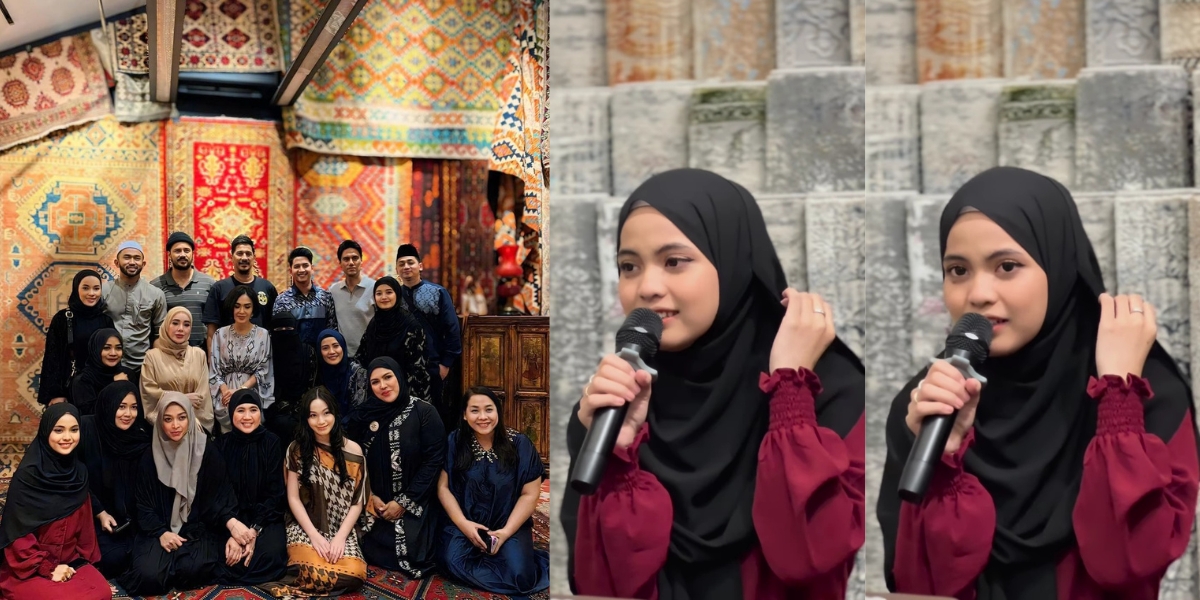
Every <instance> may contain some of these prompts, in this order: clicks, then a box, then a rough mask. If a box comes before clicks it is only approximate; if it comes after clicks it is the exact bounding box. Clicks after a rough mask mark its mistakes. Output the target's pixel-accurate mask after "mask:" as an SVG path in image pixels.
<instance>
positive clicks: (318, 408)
mask: <svg viewBox="0 0 1200 600" xmlns="http://www.w3.org/2000/svg"><path fill="white" fill-rule="evenodd" d="M277 318H278V317H277ZM301 402H302V404H303V406H305V407H307V409H308V410H307V412H306V413H305V426H304V427H303V428H300V429H298V430H297V431H296V439H295V441H293V442H292V443H291V445H290V446H288V450H287V501H288V508H289V509H290V510H289V511H288V515H287V539H288V549H287V553H288V567H287V575H286V576H285V577H284V578H283V579H282V580H280V581H276V582H273V583H268V584H264V585H262V586H260V587H262V588H263V589H265V590H267V591H268V592H269V593H271V594H272V595H274V596H277V597H284V596H336V595H339V594H346V593H350V592H353V591H355V590H357V589H359V588H361V587H362V584H363V581H364V580H366V578H367V562H366V561H365V560H364V559H363V555H362V550H361V549H360V546H359V542H358V532H357V531H356V529H355V526H356V524H357V523H358V519H359V516H361V515H362V511H363V505H364V504H366V500H367V494H368V488H367V486H368V483H367V473H366V468H365V467H364V464H363V463H364V458H363V454H362V449H361V448H360V447H359V445H358V444H357V443H355V442H354V440H351V439H348V438H346V437H345V436H344V435H343V433H342V421H341V418H340V417H339V416H338V412H337V401H335V400H334V399H333V396H332V395H331V394H330V393H329V390H326V389H325V388H323V387H315V388H312V389H310V390H309V391H307V392H305V394H304V397H303V398H302V399H301Z"/></svg>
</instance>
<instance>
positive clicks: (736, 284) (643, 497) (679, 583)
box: [562, 169, 865, 600]
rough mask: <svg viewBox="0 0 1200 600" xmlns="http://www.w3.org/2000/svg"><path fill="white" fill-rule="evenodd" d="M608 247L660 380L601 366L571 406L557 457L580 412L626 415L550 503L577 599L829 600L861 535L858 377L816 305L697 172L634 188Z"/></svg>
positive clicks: (709, 179) (623, 366) (718, 181)
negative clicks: (652, 345)
mask: <svg viewBox="0 0 1200 600" xmlns="http://www.w3.org/2000/svg"><path fill="white" fill-rule="evenodd" d="M619 247H620V250H619V252H618V255H617V262H618V268H619V270H620V283H619V285H618V291H619V296H620V300H621V304H622V307H623V308H624V310H625V311H626V313H628V312H630V311H633V310H634V309H636V308H643V307H644V308H649V309H651V310H654V311H655V312H658V313H659V314H661V315H662V316H664V317H665V319H664V322H663V325H664V329H663V334H662V341H661V344H660V350H659V352H658V354H657V356H656V357H655V361H656V366H657V369H658V371H659V378H658V379H657V381H655V382H653V384H651V381H650V377H649V375H648V374H647V373H646V372H644V371H638V372H636V373H635V372H634V370H633V368H632V367H630V366H629V365H628V364H627V363H626V362H625V361H623V360H621V359H619V358H617V357H616V356H615V355H609V356H607V357H605V358H604V359H603V360H602V361H601V363H600V367H599V368H598V370H597V371H596V374H595V375H594V376H593V378H592V380H591V382H590V383H589V384H588V385H587V386H586V388H585V390H584V397H583V398H582V400H581V401H580V403H579V405H578V406H577V407H576V410H575V411H573V415H572V420H571V423H570V424H569V426H568V433H567V441H568V446H569V447H570V449H571V453H572V460H574V457H575V456H577V455H578V453H579V451H580V447H581V445H582V440H583V437H584V435H585V431H586V428H587V427H588V426H590V424H591V420H592V415H593V414H594V412H595V410H596V409H598V408H602V407H606V406H620V405H622V404H625V403H626V402H629V403H630V409H629V412H628V415H627V418H626V421H625V423H624V424H623V425H622V428H621V432H620V435H619V438H618V440H617V447H616V448H615V450H614V452H613V456H612V457H611V458H610V459H609V462H608V467H607V471H606V473H605V475H604V477H603V479H602V481H601V482H600V484H599V486H598V488H597V491H596V492H595V494H594V495H591V496H587V497H585V498H583V499H582V500H580V499H579V497H578V495H577V494H575V493H574V492H571V491H568V492H567V495H566V496H565V498H564V503H563V510H562V514H563V525H564V527H565V529H566V532H567V535H568V539H569V540H572V541H573V543H572V545H571V547H572V551H573V555H572V557H571V559H572V560H571V562H572V580H573V587H574V588H575V591H576V592H577V593H582V594H590V595H598V596H619V597H626V598H661V599H664V600H665V599H670V600H709V599H713V600H716V599H721V600H725V599H738V598H747V599H753V600H766V599H780V600H782V599H784V598H822V599H824V598H841V597H843V596H844V595H845V590H846V582H847V578H848V576H849V575H850V571H851V570H852V568H853V566H854V555H855V553H856V552H857V551H858V549H859V548H860V547H861V546H862V544H863V540H864V528H863V525H864V520H865V515H864V507H863V502H864V483H863V472H864V454H865V447H864V432H863V407H864V381H863V367H862V363H860V362H859V360H858V358H857V357H856V356H854V354H853V353H852V352H851V351H850V350H849V349H848V348H847V347H846V346H845V345H844V344H843V343H842V342H841V341H840V340H838V339H837V338H836V337H835V335H834V328H833V313H832V310H831V309H830V308H829V305H828V304H826V303H825V302H824V301H823V300H821V299H820V297H818V296H815V295H810V294H801V293H799V292H796V291H795V290H791V289H787V284H786V282H785V279H784V275H783V269H782V267H781V266H780V263H779V259H778V258H777V256H776V254H775V249H774V247H773V246H772V245H771V242H770V238H769V237H768V236H767V230H766V224H765V223H764V221H763V217H762V214H761V212H760V211H759V209H758V206H757V204H756V203H755V201H754V198H753V197H752V196H751V195H750V193H749V192H747V191H746V190H745V189H744V188H742V187H741V186H739V185H737V184H735V183H733V182H731V181H728V180H726V179H724V178H722V177H720V176H718V175H716V174H713V173H709V172H707V171H699V170H691V169H683V170H677V171H671V172H667V173H663V174H661V175H657V176H655V177H652V178H651V179H649V180H648V181H647V182H646V183H644V184H642V186H641V187H639V188H638V189H637V190H636V191H635V192H634V193H633V195H632V196H631V197H630V199H629V201H628V202H626V204H625V207H624V208H623V210H622V211H621V215H620V245H619ZM651 396H653V399H651ZM576 503H578V510H577V511H576V510H575V509H574V507H575V505H576ZM572 517H577V519H578V521H576V519H575V518H572Z"/></svg>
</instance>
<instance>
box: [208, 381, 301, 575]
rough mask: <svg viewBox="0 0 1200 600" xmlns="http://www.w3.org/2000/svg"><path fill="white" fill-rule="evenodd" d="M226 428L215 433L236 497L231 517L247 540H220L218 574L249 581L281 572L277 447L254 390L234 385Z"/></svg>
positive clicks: (283, 537)
mask: <svg viewBox="0 0 1200 600" xmlns="http://www.w3.org/2000/svg"><path fill="white" fill-rule="evenodd" d="M229 419H230V422H231V425H232V428H231V429H230V430H229V432H228V433H226V434H225V435H222V436H221V437H219V438H217V441H216V446H217V450H219V451H220V452H221V456H222V457H223V458H224V459H225V466H226V468H227V469H228V471H229V481H230V483H232V484H233V493H234V495H235V496H237V500H238V507H237V518H238V520H240V521H241V522H243V523H245V524H246V525H247V526H248V527H249V528H250V536H249V537H250V541H249V542H246V543H239V541H238V540H237V539H235V538H234V537H233V536H230V537H229V539H227V540H226V541H225V569H224V572H223V574H222V576H221V579H222V580H223V581H225V582H227V583H230V584H233V585H254V584H259V583H264V582H267V581H273V580H276V579H279V578H280V577H283V575H284V571H285V570H286V569H287V538H286V534H285V532H284V526H283V510H284V499H285V495H286V494H285V492H284V484H283V447H282V446H281V445H280V444H279V438H278V437H276V436H275V434H273V433H271V432H270V431H267V428H266V427H263V409H262V399H261V398H259V397H258V392H255V391H254V390H238V391H236V392H234V393H233V396H232V398H230V400H229Z"/></svg>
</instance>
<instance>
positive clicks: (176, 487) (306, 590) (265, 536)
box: [0, 282, 549, 599]
mask: <svg viewBox="0 0 1200 600" xmlns="http://www.w3.org/2000/svg"><path fill="white" fill-rule="evenodd" d="M78 283H79V282H77V284H78ZM76 287H77V288H79V287H80V286H79V285H77V286H76ZM243 298H245V300H249V298H246V297H245V296H239V295H238V294H237V293H234V294H232V295H231V299H232V300H233V303H234V306H233V311H232V312H233V314H234V317H235V319H234V326H233V327H234V328H236V326H237V325H239V324H242V325H244V323H245V322H246V320H247V318H248V317H249V316H250V313H251V312H252V310H251V307H250V306H245V307H240V306H238V304H237V303H238V302H241V301H242V299H243ZM247 304H249V303H248V302H247ZM375 321H380V320H379V319H378V316H377V317H376V319H375ZM288 324H289V320H288V319H287V315H284V316H282V318H281V317H280V316H277V317H276V318H275V319H274V320H273V326H274V328H275V335H273V336H272V337H271V338H268V337H267V336H266V334H265V332H261V333H260V332H259V331H257V330H255V329H251V330H250V331H249V332H246V331H245V329H243V330H242V331H238V330H236V329H231V330H230V331H228V332H223V331H219V332H218V335H217V342H218V343H214V344H213V350H214V352H213V355H212V357H210V358H209V360H207V361H205V353H204V351H203V350H202V349H200V348H196V347H193V346H189V345H188V343H187V336H188V335H189V334H190V332H191V322H190V314H189V312H188V311H187V310H186V309H182V308H180V309H175V310H172V311H170V313H169V314H168V318H167V319H166V321H165V322H164V325H163V331H162V332H161V334H160V335H159V337H158V341H156V342H155V348H154V349H153V350H152V351H151V352H150V353H149V354H148V355H147V357H146V362H145V364H144V365H143V371H142V373H141V377H140V379H141V384H140V386H138V385H135V384H134V383H133V382H131V381H130V380H129V378H128V376H127V375H126V374H125V373H124V372H123V371H122V370H121V369H120V368H119V365H120V362H121V354H122V344H121V336H120V335H119V334H118V333H117V331H116V330H115V329H108V328H103V329H99V330H97V331H96V332H95V333H93V334H92V336H91V337H90V340H89V346H88V350H89V353H88V357H87V366H86V367H85V368H84V369H83V370H82V371H81V372H80V374H79V376H77V377H76V378H75V379H74V380H73V381H72V382H71V387H72V388H73V390H74V391H73V393H72V397H71V399H70V401H68V402H57V403H54V404H51V405H50V406H48V407H47V409H46V411H45V413H44V414H43V416H42V420H41V422H40V424H39V430H38V435H37V439H36V440H35V441H34V442H33V443H32V444H31V445H30V447H29V449H28V450H27V452H26V455H25V457H24V458H23V460H22V461H21V464H20V466H19V467H18V469H17V471H16V473H15V475H14V477H13V480H12V484H11V487H10V489H9V494H8V501H7V504H6V505H5V508H4V513H3V517H2V520H0V549H2V550H3V553H4V561H3V564H0V596H3V597H5V598H17V599H24V598H30V599H33V598H53V597H70V598H79V599H92V598H111V596H112V594H113V589H112V587H111V586H110V585H109V583H108V582H107V581H106V580H113V581H114V582H116V583H117V584H119V585H120V586H121V587H122V588H124V590H125V591H126V592H127V593H129V594H130V595H154V594H162V593H166V592H168V591H169V590H172V589H175V590H187V589H195V588H199V587H203V586H206V585H210V584H214V583H220V584H226V585H242V586H258V587H259V588H260V589H262V590H264V591H266V592H267V593H270V594H272V595H274V596H277V597H284V596H313V595H316V596H330V595H337V594H341V593H346V592H350V591H353V590H355V589H357V588H359V587H361V586H362V585H363V583H364V581H365V580H366V577H367V565H373V566H376V567H380V568H384V569H388V570H392V571H398V572H400V573H401V574H403V575H404V576H406V577H409V578H414V579H420V578H424V577H427V576H429V575H430V574H432V573H435V572H438V573H441V574H443V575H445V576H447V577H450V578H452V579H456V580H460V581H462V582H464V583H466V584H467V585H470V586H471V587H474V588H478V589H482V590H486V591H489V592H494V593H500V594H507V595H510V596H516V597H521V596H526V595H528V594H531V593H533V592H537V591H541V590H544V589H546V588H548V587H549V565H548V562H549V558H548V554H547V553H546V552H545V551H542V550H536V549H535V548H534V545H533V520H532V515H533V512H534V510H535V507H536V504H537V501H538V496H539V493H540V487H541V482H542V478H543V474H544V467H543V463H542V460H541V457H540V456H539V455H538V453H537V450H536V449H535V448H534V446H533V443H532V442H531V441H530V440H529V439H528V438H527V437H525V436H524V435H522V434H520V433H518V432H516V431H514V430H510V429H507V428H506V427H505V425H504V418H503V413H504V411H503V402H502V401H501V400H500V398H498V397H497V396H496V395H495V394H494V393H493V392H492V391H491V390H489V389H487V388H480V387H475V388H470V389H469V390H468V391H467V392H466V394H465V395H464V398H463V402H462V406H463V410H462V413H461V416H460V417H459V419H458V422H457V424H456V426H454V427H452V429H451V431H450V433H449V435H448V436H447V434H446V431H447V428H446V426H445V425H444V424H443V423H442V419H441V417H440V416H439V413H438V410H437V409H436V408H435V407H434V406H433V405H431V404H430V402H429V401H428V397H427V396H426V395H424V394H417V393H414V391H413V384H412V381H413V377H411V374H410V373H407V372H406V371H405V369H403V368H402V367H401V366H400V364H399V363H398V362H397V361H396V360H394V359H393V358H391V357H389V356H386V355H383V356H379V357H378V358H375V359H373V360H372V361H370V363H369V364H368V365H367V366H366V368H363V367H362V366H361V365H359V364H358V363H357V362H355V361H352V360H349V359H347V358H346V356H345V354H346V351H345V347H346V346H345V340H344V339H343V338H342V336H341V334H339V333H338V332H336V331H332V330H326V331H322V332H321V333H320V335H319V339H320V344H321V346H320V355H321V363H322V364H320V367H319V369H317V370H318V371H319V373H318V374H317V375H316V376H315V377H313V380H315V381H314V383H315V385H309V383H310V382H307V381H305V380H304V378H303V377H299V378H296V377H293V375H294V374H284V373H280V372H279V370H278V369H273V363H272V361H271V360H266V359H265V358H266V357H264V356H263V353H262V351H261V348H262V345H263V344H265V343H270V344H271V346H273V347H274V349H275V352H274V354H273V356H274V358H275V359H276V362H275V365H277V364H278V362H277V361H278V358H279V357H280V355H286V354H288V352H290V351H296V350H297V349H298V348H302V347H303V343H302V342H300V341H299V340H283V339H280V336H286V335H288V333H292V335H294V329H293V330H292V332H288V331H286V327H287V325H288ZM372 324H376V323H375V322H373V323H372ZM378 324H381V325H382V324H383V323H382V322H380V323H378ZM293 325H294V323H293ZM281 326H282V328H284V329H285V330H281ZM223 333H224V334H227V335H231V336H240V337H241V338H244V339H240V340H239V341H240V342H241V343H239V344H234V343H232V342H230V343H228V344H226V343H225V342H221V341H220V340H221V339H222V335H223ZM235 346H236V347H237V348H240V349H242V350H243V351H244V352H243V354H244V355H243V356H241V357H240V358H239V359H237V360H227V358H228V357H226V356H225V355H224V354H222V352H223V351H224V350H226V349H228V348H231V347H235ZM156 354H157V355H158V356H155V355H156ZM222 365H232V367H223V366H222ZM297 389H300V390H303V391H301V392H300V393H299V400H298V401H297V402H295V403H294V404H295V406H293V407H289V408H287V409H285V410H279V409H278V408H276V409H275V410H271V409H270V406H268V403H267V402H266V401H265V399H264V392H266V394H274V396H275V398H276V403H275V404H276V406H278V405H279V404H280V403H279V401H278V399H279V398H281V397H286V396H287V395H289V394H294V393H296V390H297ZM214 406H220V407H221V409H222V410H219V411H213V407H214ZM214 421H216V422H217V423H218V425H217V426H214ZM268 421H272V422H271V423H268ZM64 594H65V596H64Z"/></svg>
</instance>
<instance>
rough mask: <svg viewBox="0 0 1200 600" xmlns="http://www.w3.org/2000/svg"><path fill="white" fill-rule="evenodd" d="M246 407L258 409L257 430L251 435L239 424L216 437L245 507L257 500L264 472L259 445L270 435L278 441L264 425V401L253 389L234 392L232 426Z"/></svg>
mask: <svg viewBox="0 0 1200 600" xmlns="http://www.w3.org/2000/svg"><path fill="white" fill-rule="evenodd" d="M243 404H253V405H254V406H257V407H258V410H259V419H260V420H259V423H258V427H257V428H255V429H254V431H251V432H250V433H245V432H243V431H242V430H241V429H238V428H237V426H236V425H231V426H230V430H229V432H228V433H226V434H224V435H222V436H221V437H219V438H217V449H218V450H220V451H221V457H222V458H224V459H225V466H226V467H227V468H228V469H229V481H231V482H232V483H233V484H234V486H233V488H234V491H235V492H237V497H238V500H239V501H240V502H241V504H242V505H243V506H245V505H246V504H248V503H253V502H255V501H256V500H257V499H258V484H259V479H260V477H261V474H262V473H263V468H262V467H263V465H262V464H261V461H260V460H259V458H260V457H261V455H263V454H264V453H263V451H262V448H261V447H260V443H261V442H263V441H264V440H265V439H266V438H267V436H270V437H272V438H275V439H278V438H277V437H276V436H275V434H273V433H270V432H268V431H267V428H266V427H264V426H263V422H264V421H265V420H266V413H264V412H262V410H263V407H262V398H261V397H260V396H259V395H258V392H256V391H254V390H245V389H240V390H238V391H236V392H234V393H233V397H231V398H230V399H229V418H230V423H232V420H233V419H235V418H237V417H235V416H234V413H235V412H236V411H237V408H238V407H239V406H241V405H243Z"/></svg>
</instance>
